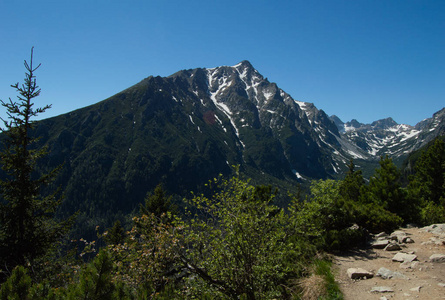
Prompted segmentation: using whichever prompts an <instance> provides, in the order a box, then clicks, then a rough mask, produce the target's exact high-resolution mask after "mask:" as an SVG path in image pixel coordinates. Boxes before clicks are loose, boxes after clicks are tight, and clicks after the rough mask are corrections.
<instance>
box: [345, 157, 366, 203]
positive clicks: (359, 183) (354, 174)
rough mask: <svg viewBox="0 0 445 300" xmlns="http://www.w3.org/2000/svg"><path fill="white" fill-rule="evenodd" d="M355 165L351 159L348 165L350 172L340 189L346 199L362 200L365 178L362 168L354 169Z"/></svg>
mask: <svg viewBox="0 0 445 300" xmlns="http://www.w3.org/2000/svg"><path fill="white" fill-rule="evenodd" d="M354 169H355V166H354V163H353V161H352V160H351V162H350V164H349V165H348V172H347V173H346V176H345V178H344V179H343V180H342V181H341V183H340V186H339V189H340V191H339V192H340V195H341V196H342V197H343V199H345V200H346V201H355V202H357V201H360V200H361V198H362V195H363V192H364V191H363V188H364V185H365V180H364V179H363V175H362V171H361V170H357V171H356V170H354Z"/></svg>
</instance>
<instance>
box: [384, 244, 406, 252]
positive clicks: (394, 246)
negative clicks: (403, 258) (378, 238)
mask: <svg viewBox="0 0 445 300" xmlns="http://www.w3.org/2000/svg"><path fill="white" fill-rule="evenodd" d="M383 250H385V251H399V250H402V248H401V247H400V246H399V245H398V244H395V243H389V244H388V245H386V247H385V249H383Z"/></svg>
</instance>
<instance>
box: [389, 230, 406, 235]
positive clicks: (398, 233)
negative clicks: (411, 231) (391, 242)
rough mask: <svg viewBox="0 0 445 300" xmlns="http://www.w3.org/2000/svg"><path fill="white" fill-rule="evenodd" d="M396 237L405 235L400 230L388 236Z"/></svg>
mask: <svg viewBox="0 0 445 300" xmlns="http://www.w3.org/2000/svg"><path fill="white" fill-rule="evenodd" d="M398 235H406V232H405V231H402V230H396V231H394V232H393V233H391V234H390V236H398Z"/></svg>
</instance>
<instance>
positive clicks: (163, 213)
mask: <svg viewBox="0 0 445 300" xmlns="http://www.w3.org/2000/svg"><path fill="white" fill-rule="evenodd" d="M139 211H140V214H141V215H144V214H145V215H147V214H150V213H152V214H154V215H155V216H156V217H157V218H159V219H162V220H163V221H168V220H170V219H171V214H175V212H176V206H175V205H174V204H172V196H167V195H166V193H165V191H164V189H163V187H162V185H160V184H158V185H157V186H156V188H155V190H154V193H153V194H147V196H146V198H145V205H140V207H139Z"/></svg>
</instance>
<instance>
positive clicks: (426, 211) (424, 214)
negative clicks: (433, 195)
mask: <svg viewBox="0 0 445 300" xmlns="http://www.w3.org/2000/svg"><path fill="white" fill-rule="evenodd" d="M420 217H421V219H420V220H421V222H422V224H424V225H430V224H441V223H445V205H443V204H435V203H434V202H433V201H428V202H426V204H425V206H423V207H422V210H421V215H420Z"/></svg>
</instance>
